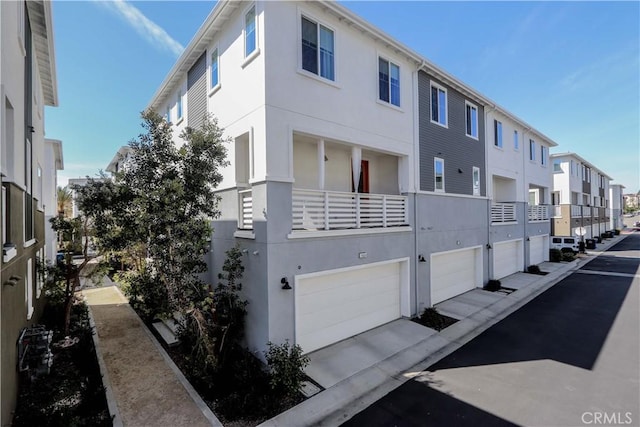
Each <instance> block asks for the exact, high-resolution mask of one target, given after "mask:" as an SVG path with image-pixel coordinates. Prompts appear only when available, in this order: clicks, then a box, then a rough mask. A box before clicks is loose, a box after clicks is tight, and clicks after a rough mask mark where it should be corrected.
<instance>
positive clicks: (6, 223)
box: [2, 185, 9, 246]
mask: <svg viewBox="0 0 640 427" xmlns="http://www.w3.org/2000/svg"><path fill="white" fill-rule="evenodd" d="M7 200H8V197H7V189H6V188H5V186H4V185H3V186H2V246H4V244H5V243H7V242H8V241H9V240H8V237H9V221H7V218H8V217H7V214H8V213H9V208H8V207H7Z"/></svg>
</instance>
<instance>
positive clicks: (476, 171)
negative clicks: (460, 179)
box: [473, 166, 480, 196]
mask: <svg viewBox="0 0 640 427" xmlns="http://www.w3.org/2000/svg"><path fill="white" fill-rule="evenodd" d="M473 195H474V196H479V195H480V168H478V167H475V166H474V167H473Z"/></svg>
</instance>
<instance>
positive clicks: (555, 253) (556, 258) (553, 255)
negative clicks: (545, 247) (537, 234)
mask: <svg viewBox="0 0 640 427" xmlns="http://www.w3.org/2000/svg"><path fill="white" fill-rule="evenodd" d="M549 261H551V262H560V261H562V251H561V250H560V249H555V248H554V249H549Z"/></svg>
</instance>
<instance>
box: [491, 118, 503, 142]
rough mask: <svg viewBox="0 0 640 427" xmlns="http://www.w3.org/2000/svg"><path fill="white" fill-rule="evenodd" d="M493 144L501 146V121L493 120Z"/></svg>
mask: <svg viewBox="0 0 640 427" xmlns="http://www.w3.org/2000/svg"><path fill="white" fill-rule="evenodd" d="M493 145H495V146H496V147H499V148H502V122H500V121H498V120H494V121H493Z"/></svg>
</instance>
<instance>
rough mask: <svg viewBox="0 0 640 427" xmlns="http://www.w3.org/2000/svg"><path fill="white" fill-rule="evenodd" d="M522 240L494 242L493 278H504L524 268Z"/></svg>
mask: <svg viewBox="0 0 640 427" xmlns="http://www.w3.org/2000/svg"><path fill="white" fill-rule="evenodd" d="M521 259H523V256H522V240H512V241H510V242H501V243H494V245H493V278H494V279H502V278H503V277H507V276H508V275H510V274H513V273H517V272H518V271H521V270H522V267H521V265H520V264H521V263H522V261H520V260H521Z"/></svg>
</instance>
